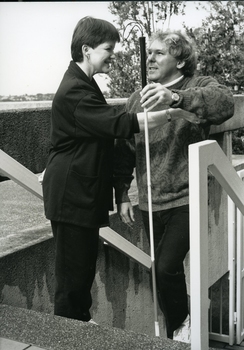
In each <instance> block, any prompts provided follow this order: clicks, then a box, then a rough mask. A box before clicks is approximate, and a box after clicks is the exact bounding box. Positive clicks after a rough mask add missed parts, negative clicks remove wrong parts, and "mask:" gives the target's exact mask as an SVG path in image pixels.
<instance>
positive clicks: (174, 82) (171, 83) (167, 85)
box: [163, 75, 184, 87]
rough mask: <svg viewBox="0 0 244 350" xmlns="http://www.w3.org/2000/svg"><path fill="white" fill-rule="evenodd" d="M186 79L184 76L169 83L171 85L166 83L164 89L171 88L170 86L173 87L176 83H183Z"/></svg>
mask: <svg viewBox="0 0 244 350" xmlns="http://www.w3.org/2000/svg"><path fill="white" fill-rule="evenodd" d="M183 78H184V75H181V76H180V77H179V78H177V79H175V80H173V81H171V82H169V83H166V84H163V86H164V87H170V86H173V85H175V84H176V83H178V82H179V81H181V80H182V79H183Z"/></svg>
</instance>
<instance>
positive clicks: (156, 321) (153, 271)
mask: <svg viewBox="0 0 244 350" xmlns="http://www.w3.org/2000/svg"><path fill="white" fill-rule="evenodd" d="M144 114H145V116H144V118H145V119H144V124H145V149H146V167H147V193H148V215H149V235H150V256H151V268H152V288H153V304H154V323H155V335H156V337H159V323H158V310H157V286H156V272H155V253H154V234H153V216H152V191H151V187H152V185H151V169H150V168H151V167H150V149H149V134H148V115H147V111H146V109H144Z"/></svg>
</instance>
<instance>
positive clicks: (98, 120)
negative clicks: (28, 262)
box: [43, 17, 197, 321]
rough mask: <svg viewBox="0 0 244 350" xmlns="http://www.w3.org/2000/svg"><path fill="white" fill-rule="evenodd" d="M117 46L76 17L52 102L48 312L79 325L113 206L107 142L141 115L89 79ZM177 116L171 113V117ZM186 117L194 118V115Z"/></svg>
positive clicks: (151, 117) (102, 29) (133, 126)
mask: <svg viewBox="0 0 244 350" xmlns="http://www.w3.org/2000/svg"><path fill="white" fill-rule="evenodd" d="M119 41H120V38H119V33H118V31H117V30H116V28H115V27H114V26H113V25H112V24H111V23H109V22H107V21H104V20H100V19H95V18H91V17H85V18H83V19H81V20H80V21H79V22H78V24H77V26H76V28H75V30H74V33H73V38H72V44H71V54H72V59H73V60H72V61H71V62H70V65H69V67H68V70H67V71H66V73H65V74H64V77H63V80H62V82H61V84H60V86H59V88H58V91H57V93H56V95H55V97H54V100H53V104H52V122H51V150H50V155H49V159H48V163H47V167H46V172H45V175H44V179H43V195H44V207H45V214H46V217H47V218H48V219H49V220H51V225H52V231H53V235H54V239H55V247H56V256H55V298H54V313H55V314H56V315H60V316H64V317H68V318H74V319H78V320H82V321H90V320H91V315H90V312H89V309H90V307H91V304H92V299H91V293H90V290H91V286H92V283H93V280H94V277H95V268H96V260H97V253H98V239H99V228H100V227H101V226H106V225H108V224H109V218H108V212H109V210H112V209H113V206H112V200H113V192H112V182H113V161H112V160H113V147H114V139H115V138H131V137H132V135H133V134H134V133H138V132H139V131H140V130H143V123H144V113H138V114H135V113H125V112H121V111H119V110H118V109H116V108H115V107H112V106H110V105H108V104H107V103H106V101H105V99H104V96H103V94H102V92H101V91H100V89H99V87H98V86H97V84H96V82H95V80H94V79H93V76H94V74H96V73H108V72H109V70H110V64H111V61H112V59H114V47H115V44H116V42H119ZM169 111H172V110H171V109H170V110H169ZM179 115H180V116H181V118H182V114H179V113H178V114H177V111H174V112H172V117H173V118H177V116H179ZM185 117H186V118H190V119H192V118H193V119H194V118H195V119H196V121H197V118H196V117H195V115H194V114H191V113H186V114H185ZM167 122H168V121H167V116H166V112H165V111H161V112H150V113H148V123H149V127H155V126H157V125H159V124H162V123H167Z"/></svg>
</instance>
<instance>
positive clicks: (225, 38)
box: [186, 1, 244, 93]
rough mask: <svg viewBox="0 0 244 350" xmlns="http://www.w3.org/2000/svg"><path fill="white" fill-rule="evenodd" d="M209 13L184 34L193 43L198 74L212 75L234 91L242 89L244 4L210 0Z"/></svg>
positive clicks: (241, 90)
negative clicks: (196, 57)
mask: <svg viewBox="0 0 244 350" xmlns="http://www.w3.org/2000/svg"><path fill="white" fill-rule="evenodd" d="M208 3H210V4H211V12H210V14H209V16H208V17H207V18H206V19H205V20H204V21H203V22H202V26H201V28H197V29H195V30H192V28H188V27H186V31H187V33H188V34H189V35H190V36H192V37H193V38H194V40H195V42H196V46H197V50H198V57H199V61H198V74H200V75H211V76H213V77H215V78H216V79H217V80H218V81H219V82H220V83H222V84H224V85H226V86H229V87H230V88H231V89H232V90H233V92H235V93H243V89H244V40H243V35H244V3H243V2H242V1H209V2H208Z"/></svg>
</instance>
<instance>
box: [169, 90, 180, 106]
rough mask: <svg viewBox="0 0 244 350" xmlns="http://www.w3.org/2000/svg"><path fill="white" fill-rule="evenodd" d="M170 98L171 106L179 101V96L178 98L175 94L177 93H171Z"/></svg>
mask: <svg viewBox="0 0 244 350" xmlns="http://www.w3.org/2000/svg"><path fill="white" fill-rule="evenodd" d="M171 98H172V103H171V104H173V103H174V102H178V101H179V99H180V96H179V94H177V92H172V95H171Z"/></svg>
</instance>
